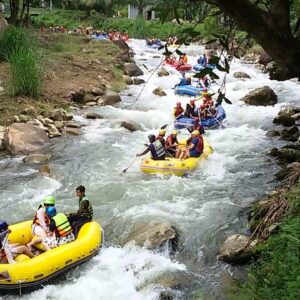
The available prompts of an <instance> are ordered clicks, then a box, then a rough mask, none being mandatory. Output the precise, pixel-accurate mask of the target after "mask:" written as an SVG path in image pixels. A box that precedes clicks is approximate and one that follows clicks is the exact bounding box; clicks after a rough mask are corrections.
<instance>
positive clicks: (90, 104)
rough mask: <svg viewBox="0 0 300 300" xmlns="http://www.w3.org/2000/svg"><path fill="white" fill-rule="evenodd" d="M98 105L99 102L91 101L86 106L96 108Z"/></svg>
mask: <svg viewBox="0 0 300 300" xmlns="http://www.w3.org/2000/svg"><path fill="white" fill-rule="evenodd" d="M96 105H97V102H95V101H91V102H88V103H87V104H86V105H85V106H87V107H91V106H96Z"/></svg>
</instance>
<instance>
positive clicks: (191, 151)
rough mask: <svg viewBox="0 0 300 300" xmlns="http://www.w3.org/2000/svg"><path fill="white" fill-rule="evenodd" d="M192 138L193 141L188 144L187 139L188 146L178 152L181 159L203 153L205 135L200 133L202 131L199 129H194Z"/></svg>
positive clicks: (177, 155) (177, 156) (177, 154)
mask: <svg viewBox="0 0 300 300" xmlns="http://www.w3.org/2000/svg"><path fill="white" fill-rule="evenodd" d="M191 138H192V140H191V143H190V144H188V141H187V145H188V146H187V147H186V148H185V149H184V150H183V151H180V149H178V151H177V153H176V158H179V159H180V160H185V159H187V158H188V157H199V156H200V155H201V154H202V152H203V147H204V145H203V144H204V143H203V137H202V135H201V134H200V132H199V131H198V130H194V131H193V132H192V133H191Z"/></svg>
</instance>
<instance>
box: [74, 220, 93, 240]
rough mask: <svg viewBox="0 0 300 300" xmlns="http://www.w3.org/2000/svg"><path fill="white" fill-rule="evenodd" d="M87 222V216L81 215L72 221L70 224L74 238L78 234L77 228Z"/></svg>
mask: <svg viewBox="0 0 300 300" xmlns="http://www.w3.org/2000/svg"><path fill="white" fill-rule="evenodd" d="M87 222H90V220H89V219H88V218H85V217H81V218H79V219H78V220H77V221H76V222H74V223H73V224H72V228H73V233H74V235H75V237H76V238H77V236H78V233H79V230H80V228H81V227H82V225H84V224H85V223H87Z"/></svg>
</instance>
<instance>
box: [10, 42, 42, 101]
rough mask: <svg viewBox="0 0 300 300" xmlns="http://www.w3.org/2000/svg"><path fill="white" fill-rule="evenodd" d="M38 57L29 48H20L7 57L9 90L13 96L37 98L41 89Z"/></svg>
mask: <svg viewBox="0 0 300 300" xmlns="http://www.w3.org/2000/svg"><path fill="white" fill-rule="evenodd" d="M39 61H40V59H39V55H38V54H37V53H36V52H34V51H33V50H32V49H30V48H24V47H20V48H17V49H15V50H14V51H13V52H12V53H11V55H10V56H9V63H10V75H11V81H10V89H11V93H12V95H13V96H17V95H24V96H30V97H34V98H37V97H38V95H39V92H40V89H41V76H42V72H41V67H40V65H39Z"/></svg>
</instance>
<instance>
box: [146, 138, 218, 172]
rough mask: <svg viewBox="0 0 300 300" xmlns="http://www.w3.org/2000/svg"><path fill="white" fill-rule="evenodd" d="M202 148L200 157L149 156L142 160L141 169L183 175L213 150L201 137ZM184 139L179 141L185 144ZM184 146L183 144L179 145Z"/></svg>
mask: <svg viewBox="0 0 300 300" xmlns="http://www.w3.org/2000/svg"><path fill="white" fill-rule="evenodd" d="M203 141H204V150H203V153H202V154H201V156H200V157H190V158H187V159H185V160H179V159H177V158H171V157H167V158H166V160H153V159H151V158H150V157H148V158H145V159H144V160H142V163H141V170H142V171H143V172H144V173H161V174H166V175H176V176H183V175H186V174H189V173H190V172H191V171H193V170H195V169H196V168H197V167H198V165H199V163H200V162H201V161H203V160H205V159H206V158H207V156H208V155H210V154H211V153H212V152H213V149H212V147H211V146H210V145H209V143H208V142H207V140H206V139H205V138H203ZM185 142H186V140H183V141H180V143H181V144H185ZM180 147H181V148H184V146H180Z"/></svg>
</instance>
